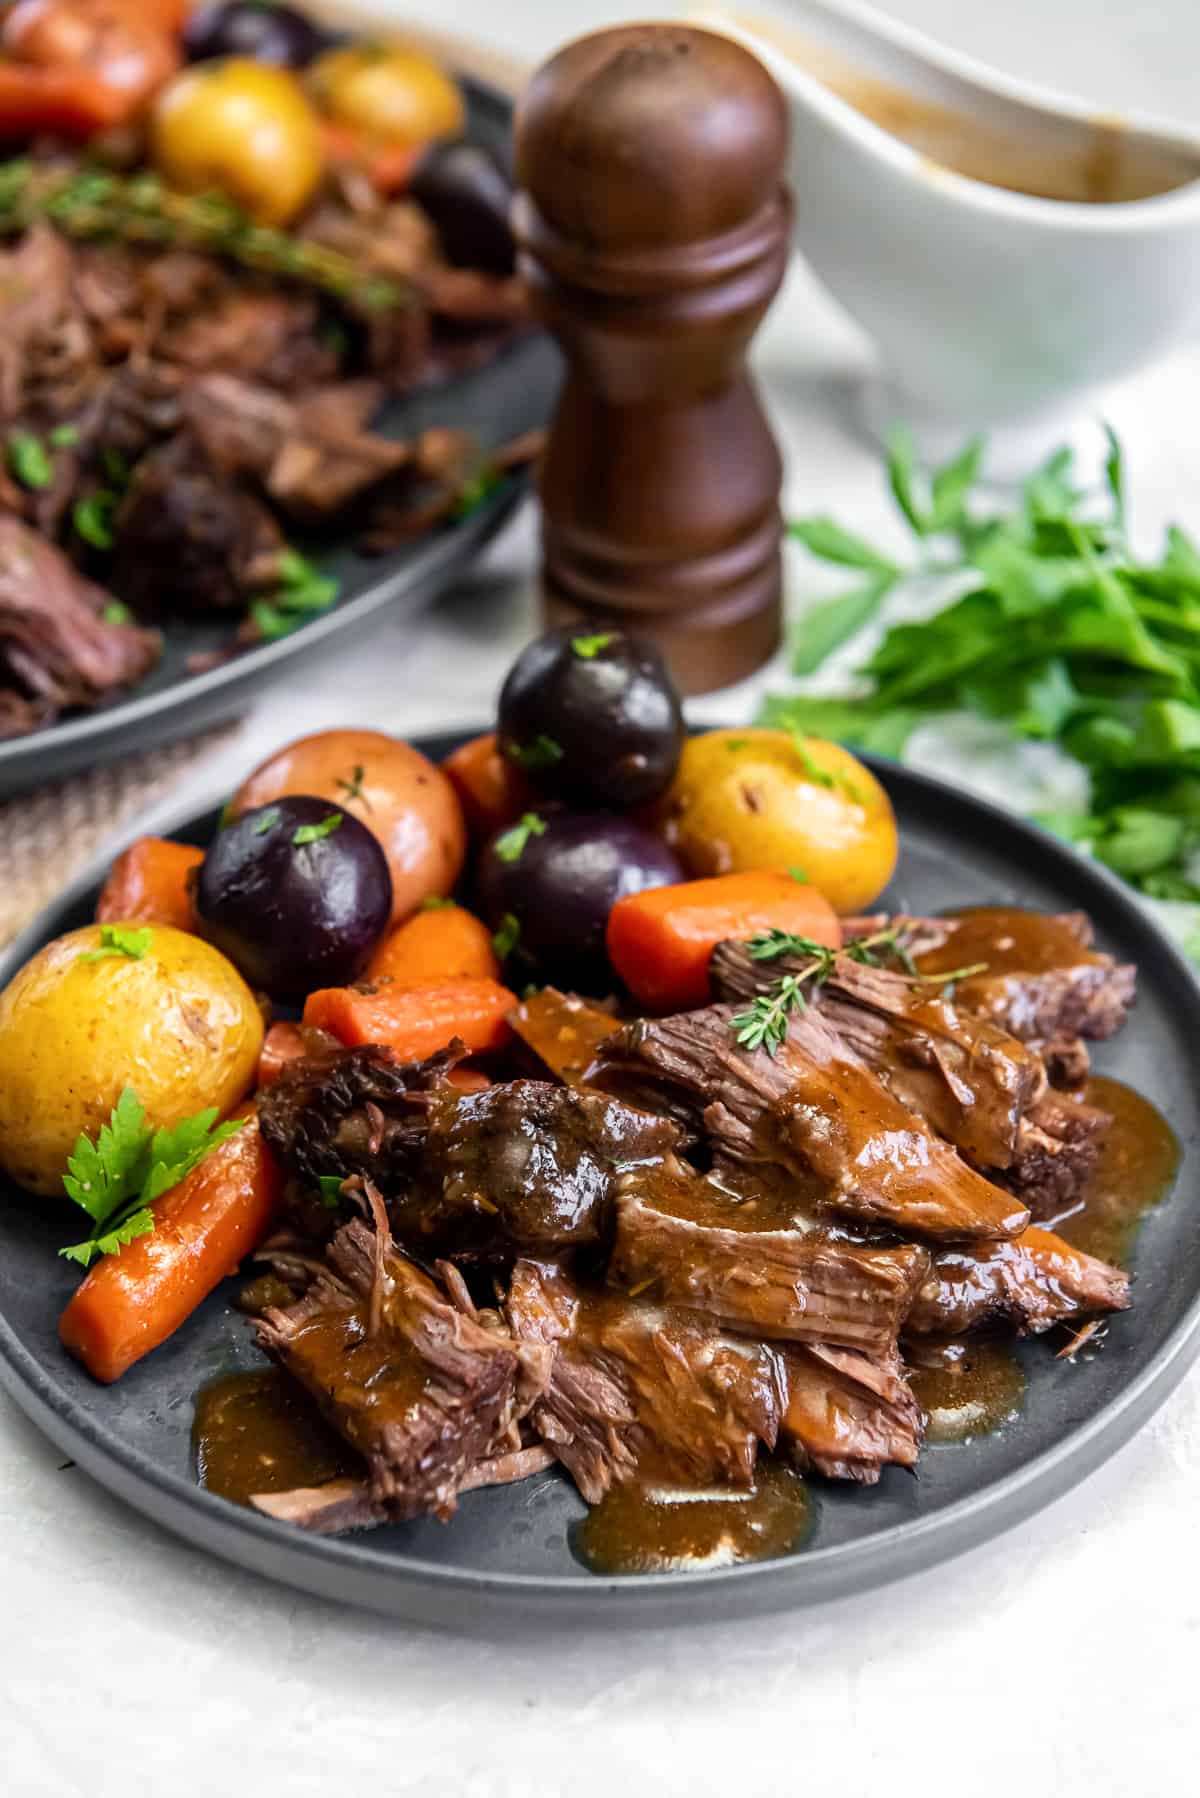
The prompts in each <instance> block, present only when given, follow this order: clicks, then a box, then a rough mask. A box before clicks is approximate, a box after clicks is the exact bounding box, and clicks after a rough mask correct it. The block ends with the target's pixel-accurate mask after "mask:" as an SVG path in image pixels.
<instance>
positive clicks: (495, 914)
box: [479, 807, 685, 987]
mask: <svg viewBox="0 0 1200 1798" xmlns="http://www.w3.org/2000/svg"><path fill="white" fill-rule="evenodd" d="M538 826H541V828H540V830H539V829H538ZM684 878H685V875H684V871H683V868H682V867H681V866H680V864H679V862H678V861H677V860H676V858H675V856H674V855H673V854H672V853H671V851H670V850H669V849H668V848H667V845H666V844H665V843H664V842H663V841H662V839H661V837H658V836H655V834H654V832H653V831H651V830H648V829H647V828H646V827H645V825H643V824H637V823H635V822H634V821H633V819H632V818H626V817H620V816H616V815H614V814H613V813H611V812H567V811H556V810H554V809H553V808H551V807H546V808H544V809H543V810H542V811H540V812H536V813H526V815H525V817H524V818H523V819H522V820H521V822H520V823H519V824H518V825H515V826H513V827H512V828H511V829H509V830H503V831H499V832H498V833H497V834H496V835H495V836H494V837H493V838H492V839H491V841H490V842H489V843H488V844H487V846H486V847H485V849H484V851H483V854H482V856H481V858H480V863H479V895H480V903H481V906H482V909H483V912H484V915H485V916H486V917H487V918H488V920H489V921H490V922H491V923H492V924H493V925H494V926H499V925H500V924H501V923H502V922H503V920H504V919H505V917H506V916H508V915H510V914H511V916H512V917H514V918H515V919H516V921H517V923H518V925H519V926H520V936H519V938H518V946H519V949H520V952H521V954H522V955H523V956H524V957H526V958H528V960H529V961H531V962H532V963H533V964H534V966H535V967H536V968H537V970H538V972H539V973H540V974H542V975H543V976H545V977H547V978H556V979H559V980H562V981H574V982H575V983H586V982H587V981H588V980H591V981H592V982H593V984H594V983H595V982H597V981H599V983H600V985H601V986H602V987H603V986H604V985H605V984H606V983H607V984H611V975H610V974H608V973H607V972H606V962H605V955H604V932H605V928H606V926H607V924H608V914H609V912H610V911H611V910H612V908H613V906H614V905H615V904H616V902H617V900H618V899H624V898H625V897H626V896H627V895H628V894H629V893H641V892H644V891H645V889H646V888H647V887H661V886H673V885H674V884H675V882H676V881H680V880H683V879H684Z"/></svg>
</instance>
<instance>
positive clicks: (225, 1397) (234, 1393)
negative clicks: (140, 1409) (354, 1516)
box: [192, 1367, 361, 1505]
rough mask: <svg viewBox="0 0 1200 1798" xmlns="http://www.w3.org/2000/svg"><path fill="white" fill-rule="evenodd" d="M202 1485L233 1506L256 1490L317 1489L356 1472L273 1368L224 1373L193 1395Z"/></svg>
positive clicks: (335, 1439) (345, 1451)
mask: <svg viewBox="0 0 1200 1798" xmlns="http://www.w3.org/2000/svg"><path fill="white" fill-rule="evenodd" d="M192 1448H193V1451H194V1453H195V1456H196V1474H197V1477H198V1479H199V1481H200V1484H201V1485H202V1486H206V1487H207V1488H208V1490H209V1491H210V1492H215V1493H217V1494H218V1495H219V1496H220V1497H221V1498H229V1499H232V1500H233V1502H234V1504H238V1505H245V1504H249V1502H250V1498H251V1495H252V1494H253V1493H255V1492H286V1491H288V1490H289V1489H290V1488H291V1487H293V1486H323V1485H324V1484H325V1482H326V1480H332V1479H338V1478H339V1477H341V1476H342V1475H344V1474H350V1473H354V1472H356V1471H360V1470H361V1468H360V1465H359V1464H358V1463H356V1459H355V1456H354V1455H353V1453H352V1452H351V1450H350V1449H349V1448H348V1447H347V1446H346V1444H345V1443H344V1442H343V1441H342V1440H341V1438H340V1437H339V1436H338V1435H337V1434H336V1433H335V1432H334V1431H333V1430H331V1429H330V1428H329V1426H328V1424H326V1422H325V1421H324V1419H323V1418H322V1417H321V1416H320V1415H319V1413H318V1412H317V1411H316V1410H315V1409H314V1408H313V1407H312V1405H310V1404H309V1402H308V1401H307V1399H306V1398H305V1396H304V1393H303V1392H302V1391H301V1390H300V1388H299V1387H298V1386H297V1385H296V1384H295V1382H294V1381H293V1380H291V1379H290V1378H289V1377H288V1375H287V1374H285V1373H284V1372H283V1371H282V1369H280V1368H278V1367H262V1368H254V1369H253V1370H252V1371H251V1372H249V1373H233V1374H227V1375H226V1376H225V1377H224V1378H223V1379H220V1380H214V1381H213V1382H212V1384H211V1385H209V1386H205V1387H204V1388H203V1389H202V1390H201V1391H200V1392H199V1394H198V1395H197V1398H196V1415H195V1418H194V1420H193V1423H192Z"/></svg>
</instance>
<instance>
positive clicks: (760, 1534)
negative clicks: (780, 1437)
mask: <svg viewBox="0 0 1200 1798" xmlns="http://www.w3.org/2000/svg"><path fill="white" fill-rule="evenodd" d="M810 1524H811V1517H810V1514H809V1503H808V1493H807V1491H806V1489H805V1486H804V1482H803V1480H802V1479H801V1478H800V1476H799V1474H798V1473H796V1472H795V1471H794V1470H793V1469H792V1468H790V1467H787V1466H785V1465H784V1464H783V1463H782V1462H780V1461H766V1460H763V1461H760V1462H759V1464H758V1468H757V1470H756V1473H755V1478H754V1484H753V1486H751V1487H748V1488H747V1489H746V1490H744V1491H740V1490H736V1489H732V1488H730V1487H727V1486H726V1487H721V1488H719V1489H707V1488H706V1489H705V1490H704V1491H703V1492H687V1491H680V1492H676V1491H671V1490H667V1491H663V1492H658V1491H656V1490H655V1489H653V1488H646V1487H643V1486H640V1485H638V1484H625V1485H616V1486H613V1487H612V1488H611V1490H610V1491H609V1492H608V1494H607V1496H606V1497H605V1498H604V1499H602V1500H601V1502H600V1503H599V1504H598V1505H596V1506H594V1507H593V1509H592V1510H590V1511H589V1512H588V1514H587V1516H586V1517H585V1518H584V1519H583V1521H582V1523H580V1524H579V1525H578V1526H577V1527H576V1529H575V1531H574V1532H573V1538H572V1546H573V1547H574V1549H575V1552H576V1554H577V1555H578V1556H579V1558H580V1560H581V1561H583V1563H584V1564H585V1566H587V1567H590V1568H591V1569H592V1572H593V1573H607V1574H624V1573H681V1572H692V1573H697V1572H700V1571H701V1570H702V1569H704V1568H709V1567H733V1566H736V1565H737V1564H738V1563H739V1562H742V1561H765V1560H770V1559H773V1558H774V1557H775V1556H777V1555H785V1554H789V1553H791V1551H792V1550H794V1549H796V1548H799V1547H800V1545H801V1544H802V1542H803V1541H804V1538H805V1537H806V1535H807V1534H808V1530H809V1527H810Z"/></svg>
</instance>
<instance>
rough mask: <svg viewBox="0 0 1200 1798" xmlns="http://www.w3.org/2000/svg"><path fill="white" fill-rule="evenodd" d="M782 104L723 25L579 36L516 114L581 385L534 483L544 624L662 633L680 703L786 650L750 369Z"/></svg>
mask: <svg viewBox="0 0 1200 1798" xmlns="http://www.w3.org/2000/svg"><path fill="white" fill-rule="evenodd" d="M787 136H788V120H787V111H786V107H785V104H784V100H783V96H782V95H781V93H780V92H779V89H778V88H777V87H776V85H775V83H774V81H773V80H772V79H771V77H770V75H768V73H767V72H766V70H765V69H764V68H763V67H762V65H761V63H759V62H757V61H756V60H755V58H754V57H753V56H751V55H750V54H749V52H748V51H746V50H744V49H742V47H741V46H740V45H739V44H735V43H734V42H732V41H731V40H730V39H727V38H723V37H719V36H717V35H716V34H714V33H712V32H707V31H699V30H693V29H691V28H689V27H687V26H681V25H671V24H649V25H630V26H626V27H621V28H618V29H616V30H611V31H600V32H597V33H595V34H594V35H593V36H590V37H584V38H580V39H579V40H578V41H577V42H575V43H572V44H568V45H567V47H566V48H565V49H564V50H561V51H559V53H558V55H557V56H554V57H552V58H551V60H550V61H549V62H547V63H545V64H544V65H543V66H542V68H541V69H539V70H538V71H537V73H536V74H535V75H534V76H533V78H532V80H531V81H530V83H529V86H528V88H527V90H526V92H525V95H524V97H523V99H522V102H521V104H520V107H519V110H518V117H517V181H518V185H519V189H520V191H519V193H518V195H517V199H516V204H515V208H514V222H515V228H516V233H517V239H518V243H519V245H520V251H521V267H522V270H523V272H524V274H525V275H526V277H527V278H528V280H529V282H530V284H531V287H532V290H533V294H534V303H535V305H536V307H537V309H538V311H539V313H540V316H541V318H542V319H543V321H544V322H545V324H546V325H547V326H548V327H549V329H550V330H551V331H552V332H553V333H554V334H555V336H556V337H557V338H558V340H559V343H560V344H561V346H562V348H563V350H564V351H565V353H566V358H567V376H566V381H565V384H564V387H563V391H562V395H561V398H560V400H559V405H558V411H557V413H556V415H555V418H554V421H553V424H552V426H551V429H550V434H549V439H548V441H547V445H546V451H545V458H544V462H543V465H542V472H541V477H540V489H541V500H542V517H543V524H542V547H543V555H544V570H543V594H544V601H545V610H546V613H547V617H548V618H549V620H550V622H552V623H561V622H563V621H569V620H574V619H579V620H581V621H584V622H586V623H587V624H588V625H589V626H590V625H601V624H603V623H604V622H605V621H609V622H611V621H613V620H616V621H618V622H620V623H623V624H628V625H629V626H631V627H632V628H634V629H638V630H642V631H647V632H649V633H650V634H651V635H652V636H654V637H655V638H657V640H658V642H659V644H660V646H661V647H662V649H663V651H664V653H665V654H666V655H667V657H668V660H669V661H670V663H671V666H672V669H673V670H674V673H675V676H676V678H677V679H678V680H679V682H680V684H681V685H682V687H683V688H684V690H685V691H686V692H690V693H702V692H707V691H709V690H711V689H712V688H713V687H720V686H725V685H727V684H728V683H729V682H731V681H735V680H739V679H741V678H742V677H743V676H744V675H747V674H749V673H751V672H752V671H753V670H754V669H755V668H757V667H759V665H760V664H761V663H762V662H764V661H765V660H766V658H767V657H768V656H769V655H770V654H771V652H772V650H773V649H774V648H775V646H776V644H777V643H778V640H779V625H780V537H781V523H780V514H779V488H780V480H781V475H782V468H781V464H780V458H779V451H778V449H777V448H776V445H775V441H774V438H773V437H772V435H771V432H770V430H769V428H768V426H767V422H766V419H765V418H764V416H763V412H762V407H761V405H760V403H759V399H758V396H757V393H756V392H755V389H754V385H753V383H752V381H751V379H750V377H749V375H748V374H747V372H746V368H745V356H746V351H747V348H748V347H749V343H750V340H751V338H752V337H753V335H754V332H755V331H756V329H757V328H758V325H759V324H760V323H761V321H762V318H763V315H764V314H765V312H766V310H767V307H768V306H769V305H770V303H771V301H772V299H773V298H774V296H775V293H776V291H777V289H778V287H779V283H780V281H781V280H782V279H783V273H784V268H785V266H786V262H787V254H788V238H789V232H790V224H791V200H790V196H789V194H788V192H787V189H786V188H785V187H784V185H783V183H782V178H781V175H782V168H783V161H784V155H785V151H786V147H787Z"/></svg>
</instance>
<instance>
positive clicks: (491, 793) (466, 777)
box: [442, 731, 534, 842]
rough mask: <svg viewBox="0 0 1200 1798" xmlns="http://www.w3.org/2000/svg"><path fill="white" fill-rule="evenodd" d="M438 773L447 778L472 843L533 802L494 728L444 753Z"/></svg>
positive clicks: (531, 795)
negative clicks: (451, 752)
mask: <svg viewBox="0 0 1200 1798" xmlns="http://www.w3.org/2000/svg"><path fill="white" fill-rule="evenodd" d="M442 772H443V773H444V774H447V775H449V777H450V781H451V783H452V785H453V787H454V790H455V792H456V793H457V794H458V798H459V803H460V804H461V806H462V808H463V814H464V816H465V817H466V820H467V828H468V830H469V831H470V832H471V835H472V837H474V838H475V840H476V842H482V841H483V839H484V838H485V837H490V836H491V835H492V833H493V831H497V830H500V829H501V828H502V827H503V826H504V825H505V824H512V823H515V821H516V820H517V819H518V818H519V817H520V816H521V813H522V812H526V811H528V810H529V808H530V806H531V805H533V804H534V795H533V791H532V789H531V787H530V785H529V782H528V781H527V780H526V779H525V777H524V775H523V774H522V773H521V771H520V769H519V768H514V767H513V765H512V763H511V762H506V761H505V759H504V757H503V756H502V755H501V754H500V750H499V747H498V745H497V742H496V733H495V731H489V732H488V733H487V735H486V736H484V737H472V738H471V741H470V742H469V743H464V744H463V746H462V748H461V749H456V750H455V751H454V753H453V755H448V756H447V757H446V760H445V761H444V762H443V763H442Z"/></svg>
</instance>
